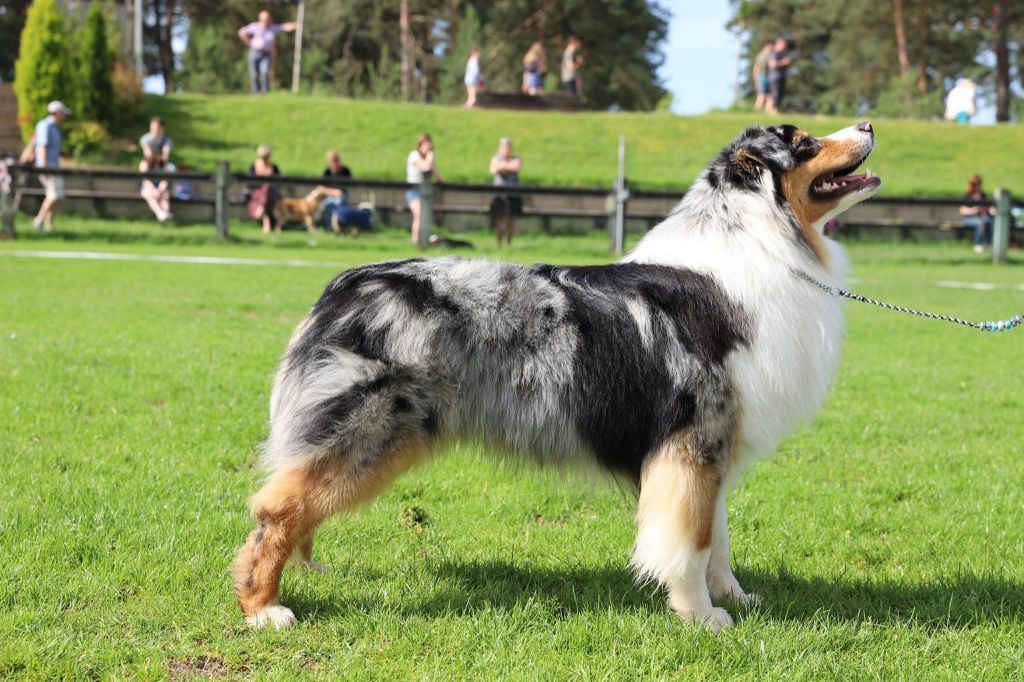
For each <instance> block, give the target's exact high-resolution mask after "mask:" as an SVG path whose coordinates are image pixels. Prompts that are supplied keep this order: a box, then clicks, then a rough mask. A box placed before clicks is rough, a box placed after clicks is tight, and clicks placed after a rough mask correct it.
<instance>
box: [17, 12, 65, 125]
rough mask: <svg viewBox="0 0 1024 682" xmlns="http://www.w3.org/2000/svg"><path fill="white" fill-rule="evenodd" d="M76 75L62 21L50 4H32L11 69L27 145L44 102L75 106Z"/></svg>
mask: <svg viewBox="0 0 1024 682" xmlns="http://www.w3.org/2000/svg"><path fill="white" fill-rule="evenodd" d="M76 80H77V79H76V74H75V73H74V70H73V69H72V66H71V58H70V54H69V51H68V45H67V37H66V36H65V34H64V19H63V17H62V16H61V13H60V10H58V9H57V6H56V4H55V3H54V0H35V2H33V3H32V6H31V7H30V8H29V10H28V17H27V18H26V20H25V30H24V31H23V32H22V34H21V47H20V50H19V53H18V61H17V62H16V63H15V66H14V92H15V94H16V95H17V96H18V120H19V121H20V122H21V134H22V137H23V138H24V139H25V140H26V141H27V140H28V139H29V138H30V137H31V136H32V131H33V128H34V127H35V124H36V122H38V121H39V119H41V118H43V117H44V116H46V105H47V103H48V102H50V101H52V100H55V99H59V100H62V101H64V102H71V103H73V102H75V101H76V99H77V98H76V97H75V92H76V84H77V83H76Z"/></svg>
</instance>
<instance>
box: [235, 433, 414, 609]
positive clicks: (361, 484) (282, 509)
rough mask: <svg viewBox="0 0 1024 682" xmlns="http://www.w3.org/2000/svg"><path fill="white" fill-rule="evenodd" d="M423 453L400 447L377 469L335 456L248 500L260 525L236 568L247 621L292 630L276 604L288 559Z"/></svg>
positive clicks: (284, 475) (287, 474)
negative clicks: (323, 527) (328, 520)
mask: <svg viewBox="0 0 1024 682" xmlns="http://www.w3.org/2000/svg"><path fill="white" fill-rule="evenodd" d="M423 454H424V450H423V448H421V447H415V448H414V447H404V448H399V449H397V450H393V451H391V452H389V453H387V454H386V455H383V456H381V457H380V458H379V459H378V460H377V462H376V463H374V464H373V465H372V466H367V465H366V463H365V462H353V461H351V460H349V459H348V458H345V457H343V456H340V455H334V456H327V457H326V458H324V459H322V460H315V461H313V462H310V463H308V464H305V465H300V466H292V467H287V468H283V469H279V470H278V471H276V472H275V473H274V474H273V475H272V476H271V477H270V480H268V481H267V483H266V485H264V486H263V488H262V489H260V491H259V492H257V493H256V494H255V495H253V497H252V498H251V499H250V500H249V506H250V509H251V510H252V513H253V515H254V516H255V517H256V519H257V521H258V522H259V525H258V527H257V528H256V530H254V531H253V532H252V533H251V534H250V535H249V538H248V540H246V543H245V545H244V546H243V547H242V549H241V550H240V551H239V553H238V556H237V557H236V558H235V561H234V563H233V564H232V567H231V572H232V575H233V576H234V580H235V593H236V594H237V595H238V602H239V605H240V606H241V607H242V612H243V613H244V614H245V616H246V622H247V623H249V624H250V625H253V626H256V627H263V626H265V625H273V626H274V627H276V628H285V627H291V626H292V625H293V624H294V623H295V616H294V614H293V613H292V611H291V610H290V609H288V608H286V607H284V606H282V605H281V604H280V603H278V599H277V598H278V591H279V588H280V583H281V574H282V572H283V570H284V567H285V564H286V563H287V562H288V559H289V557H291V556H292V554H293V553H294V552H296V550H298V552H299V553H300V555H301V554H302V553H303V545H304V544H305V547H306V548H307V549H309V550H311V549H312V537H313V533H314V531H315V530H316V527H317V526H318V525H319V524H320V523H321V522H322V521H323V520H324V519H326V518H327V517H329V516H331V515H332V514H335V513H337V512H340V511H343V510H345V509H349V508H352V507H354V506H356V505H357V504H359V503H360V502H365V501H368V500H370V499H372V498H373V497H374V496H376V495H377V493H379V492H380V491H381V490H382V489H383V488H384V487H385V486H387V485H388V484H389V483H390V482H391V481H393V480H394V479H395V477H396V476H398V474H400V473H401V472H403V471H405V470H406V469H408V468H409V467H410V466H412V465H413V464H414V463H415V462H416V461H418V460H419V459H420V458H421V457H422V455H423ZM306 543H308V544H306Z"/></svg>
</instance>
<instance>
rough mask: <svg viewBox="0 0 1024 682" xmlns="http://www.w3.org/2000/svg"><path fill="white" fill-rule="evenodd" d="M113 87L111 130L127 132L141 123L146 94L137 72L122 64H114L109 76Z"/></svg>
mask: <svg viewBox="0 0 1024 682" xmlns="http://www.w3.org/2000/svg"><path fill="white" fill-rule="evenodd" d="M111 83H112V84H113V87H114V126H113V130H127V129H128V128H131V127H132V126H135V125H137V124H139V123H141V122H142V120H143V118H144V115H143V114H144V111H145V107H146V93H145V92H143V90H142V79H141V78H140V77H139V74H138V72H136V71H135V69H133V68H132V67H130V66H128V65H127V64H125V63H124V62H120V61H119V62H115V63H114V70H113V73H112V74H111Z"/></svg>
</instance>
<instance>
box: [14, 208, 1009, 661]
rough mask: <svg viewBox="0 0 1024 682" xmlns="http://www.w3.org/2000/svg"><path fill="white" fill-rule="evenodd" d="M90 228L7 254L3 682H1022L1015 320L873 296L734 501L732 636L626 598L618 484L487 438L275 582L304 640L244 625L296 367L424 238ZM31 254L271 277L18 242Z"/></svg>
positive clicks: (1002, 272)
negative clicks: (924, 313)
mask: <svg viewBox="0 0 1024 682" xmlns="http://www.w3.org/2000/svg"><path fill="white" fill-rule="evenodd" d="M72 223H74V221H71V222H69V223H66V224H65V227H64V229H65V230H66V232H65V233H64V234H58V235H57V236H54V237H45V238H44V237H32V238H29V239H24V240H19V241H18V242H14V243H3V244H0V454H2V456H3V464H4V467H3V469H2V473H0V482H2V486H0V557H2V558H3V561H4V564H5V566H4V570H3V571H2V572H0V677H3V678H15V679H20V678H30V679H54V678H65V677H68V678H70V677H77V678H121V677H128V676H138V677H142V678H147V679H160V678H164V677H167V676H169V675H171V674H172V673H173V674H176V675H177V674H180V673H182V671H184V672H188V671H192V672H193V673H194V674H197V675H198V674H201V673H203V671H204V670H214V671H217V672H219V673H224V674H226V675H229V676H231V677H250V676H266V677H268V678H274V679H277V678H291V677H297V676H309V677H315V678H321V679H360V680H361V679H381V680H392V679H408V678H414V679H423V678H429V679H497V678H511V679H609V680H621V679H640V678H643V679H664V678H673V677H683V678H701V679H703V678H719V679H786V680H789V679H822V678H838V679H863V678H873V679H874V678H882V679H893V678H918V679H947V678H972V679H1013V678H1015V677H1018V676H1019V673H1020V671H1021V670H1022V669H1024V648H1022V647H1021V642H1022V641H1024V610H1022V609H1024V525H1022V523H1021V520H1022V518H1024V497H1022V494H1021V491H1022V490H1024V456H1022V455H1024V452H1022V445H1021V443H1022V441H1024V439H1022V435H1024V427H1022V425H1021V419H1020V416H1021V414H1022V412H1024V410H1022V408H1024V404H1022V403H1024V395H1022V392H1021V390H1020V387H1019V385H1018V384H1019V379H1020V372H1019V371H1018V370H1017V369H1016V368H1017V367H1018V366H1019V363H1020V357H1021V348H1022V346H1021V338H1024V337H1021V336H1020V334H1022V333H1024V332H1021V331H1018V332H1013V333H1010V334H1004V335H996V334H989V335H985V334H980V333H978V332H974V331H971V330H966V329H960V328H955V327H952V326H949V325H944V324H941V323H937V322H931V321H926V320H918V319H913V318H909V317H906V316H901V315H898V314H895V313H891V312H887V311H882V310H878V309H875V308H869V307H866V306H862V305H859V304H851V305H850V306H849V307H848V317H849V322H850V332H849V337H848V340H847V344H846V349H845V356H844V361H843V366H842V370H841V372H840V375H839V378H838V380H837V383H836V386H835V388H834V390H833V393H832V397H831V399H830V401H829V403H828V405H827V407H826V409H825V411H824V413H823V414H822V415H821V417H820V418H819V419H818V420H817V422H816V423H815V424H814V425H813V426H811V427H809V428H806V429H803V430H801V431H799V432H798V433H796V434H795V435H794V436H793V437H791V438H789V439H788V440H786V441H785V442H784V443H783V444H782V446H781V448H780V451H779V452H778V453H777V454H776V455H775V456H774V457H773V458H771V459H768V460H766V461H764V462H762V463H760V464H759V465H757V466H755V467H754V468H753V470H752V471H751V472H750V474H749V475H748V476H747V477H746V478H745V479H744V480H743V482H742V483H741V485H740V487H739V488H738V489H736V490H735V491H734V492H733V493H732V495H731V496H730V500H729V507H730V512H731V523H732V529H733V549H734V553H735V562H734V563H735V566H736V570H737V574H738V576H739V578H740V580H741V582H742V583H743V584H744V585H745V587H747V589H750V590H752V591H755V592H757V593H759V594H760V595H761V596H762V597H763V602H762V604H761V605H760V606H759V607H758V608H756V609H754V610H752V611H750V612H746V613H740V614H738V615H739V616H740V617H739V622H738V625H737V627H736V628H735V629H733V630H731V631H728V632H725V633H723V634H721V635H719V636H713V635H710V634H707V633H705V632H703V631H700V630H696V629H693V628H688V627H685V626H683V625H682V624H680V623H679V622H678V621H677V620H676V619H675V618H674V617H673V616H672V615H671V614H670V613H669V611H668V609H667V608H666V607H665V606H664V604H663V601H662V597H661V596H660V595H658V594H655V593H654V592H653V591H652V590H651V589H650V588H638V587H636V586H635V585H634V584H633V581H632V580H631V578H630V576H629V574H628V573H627V572H626V570H625V565H626V561H627V559H628V555H629V550H630V547H631V543H632V539H633V523H632V512H633V500H631V499H630V497H629V496H628V495H625V494H623V493H622V492H621V491H620V490H619V489H618V488H616V487H614V486H612V485H608V486H601V485H594V484H593V482H592V481H591V480H589V479H580V478H576V477H573V476H569V477H567V478H565V479H564V480H561V479H559V478H557V477H555V476H554V475H551V474H541V473H536V472H532V471H531V470H528V469H527V470H522V471H515V470H510V469H508V468H507V467H505V466H504V465H501V464H495V463H492V462H491V461H489V460H488V459H487V457H486V453H482V452H478V451H476V450H475V449H472V448H454V449H453V450H451V451H450V452H448V453H446V454H445V455H444V456H442V457H440V458H438V460H437V461H435V462H433V463H431V464H429V465H428V466H426V467H423V468H421V469H419V470H416V471H414V472H412V473H411V474H409V475H407V476H405V477H403V478H401V479H400V480H399V481H398V482H397V484H396V485H395V486H394V487H393V488H392V489H391V490H390V491H388V492H387V493H386V494H384V495H383V496H382V497H381V498H380V499H379V500H378V501H376V502H375V503H374V504H372V505H371V506H369V507H367V508H366V509H364V510H361V511H359V512H357V513H355V514H353V515H351V516H348V517H345V518H341V519H336V520H334V521H332V522H329V523H328V524H326V525H325V526H324V529H323V530H322V531H321V533H320V534H319V536H318V540H317V546H316V549H315V552H316V554H317V558H318V559H319V560H320V561H323V562H324V563H327V564H329V565H331V566H332V568H333V570H332V571H331V572H330V573H327V574H323V575H320V574H306V573H298V572H289V573H287V574H286V576H285V579H284V584H283V595H282V599H283V601H284V602H285V603H286V604H288V605H290V606H291V607H293V608H294V609H295V611H296V614H297V615H298V616H299V619H300V623H299V625H298V627H297V628H296V629H295V630H292V631H288V632H274V631H269V632H250V631H248V630H246V629H245V628H244V627H243V625H242V619H241V615H240V613H239V611H238V608H237V605H236V604H235V601H234V598H233V596H232V595H231V591H230V581H229V578H228V576H227V565H228V563H229V562H230V560H231V557H232V556H233V553H234V551H235V550H236V549H237V547H238V546H239V545H240V543H241V542H242V540H243V538H244V537H245V534H246V533H247V532H248V530H249V529H250V527H251V525H252V522H251V521H250V519H249V518H248V517H247V515H246V512H245V504H244V503H245V499H246V497H247V495H249V494H250V493H251V492H253V491H254V490H255V489H256V487H257V485H258V482H259V478H260V476H259V473H258V472H257V471H256V470H255V469H254V461H255V449H254V448H255V445H256V444H257V443H258V442H259V441H260V439H262V438H263V437H264V435H265V432H264V429H265V425H266V419H267V397H268V391H269V387H270V381H271V376H272V372H273V370H274V366H275V363H276V360H277V358H278V356H279V354H280V352H281V350H282V348H283V347H284V344H285V343H286V342H287V339H288V337H289V335H290V333H291V330H292V327H293V326H294V324H295V323H296V322H297V321H298V320H300V319H301V317H302V316H303V315H304V314H305V312H306V311H307V310H308V308H309V306H310V304H311V303H312V302H313V301H314V300H315V298H316V297H317V296H318V295H319V293H320V290H321V287H322V286H323V285H324V284H325V283H326V282H327V281H328V280H329V279H330V278H331V277H332V276H333V274H334V273H335V272H336V270H337V269H338V268H339V267H341V266H340V265H337V264H338V263H343V264H349V263H356V262H363V261H367V260H377V259H381V258H395V257H403V256H408V255H412V254H413V253H414V250H413V249H412V247H411V246H409V245H407V244H406V243H405V239H406V235H405V234H404V233H402V232H385V233H383V234H379V235H372V236H368V237H365V238H364V237H360V238H359V239H358V240H349V241H340V240H336V241H335V242H330V243H328V244H327V245H326V246H325V245H322V244H321V245H318V246H317V247H316V248H310V247H309V245H308V244H305V243H304V240H306V239H307V237H306V236H305V235H302V234H298V233H296V234H294V235H293V234H286V235H284V236H283V237H282V238H280V239H276V240H275V238H271V239H270V240H264V239H263V238H262V237H259V236H257V235H256V234H255V233H252V232H249V233H245V232H242V231H241V230H238V232H239V233H240V235H244V236H245V239H243V240H241V241H239V242H237V243H229V244H217V243H216V242H215V241H213V240H212V237H211V236H210V235H209V230H204V231H203V232H202V233H200V232H198V231H197V232H194V233H193V232H191V231H189V230H198V228H187V229H186V230H185V231H183V232H181V233H174V234H176V235H178V236H179V237H181V239H171V238H167V239H160V238H159V234H165V235H166V233H158V234H157V236H155V237H154V236H153V235H152V234H148V233H147V234H148V236H147V235H145V234H144V235H143V236H140V237H138V238H137V239H132V240H124V241H121V242H117V243H113V242H111V241H109V240H96V238H95V236H93V237H90V236H89V234H90V233H92V234H95V233H98V232H103V231H104V230H109V231H111V232H117V231H121V230H124V231H128V232H131V231H132V230H136V231H137V232H139V233H140V234H141V233H144V232H146V229H148V228H145V227H144V226H143V225H138V226H136V227H132V226H130V225H124V224H121V223H115V224H110V225H106V226H104V225H103V224H101V223H99V222H95V223H80V224H79V223H74V224H72ZM76 226H77V229H78V230H80V232H81V234H78V235H77V236H74V235H72V236H69V235H70V234H71V233H73V232H74V231H75V229H76ZM472 238H473V239H474V241H477V242H479V244H480V245H481V247H482V248H481V249H478V250H477V252H476V254H477V255H487V256H493V255H496V254H497V251H496V250H495V249H492V248H491V247H489V246H486V245H487V244H489V243H490V238H489V237H487V236H486V235H483V234H478V235H473V236H472ZM485 246H486V248H484V247H485ZM606 248H607V242H606V240H605V238H604V237H603V236H602V235H592V236H587V237H582V238H568V237H566V238H546V237H542V236H528V237H527V238H525V239H523V240H521V241H520V242H519V243H518V244H517V245H515V246H514V247H513V248H512V249H511V250H508V251H504V252H502V254H501V255H503V256H508V257H510V258H513V259H515V260H519V261H522V262H534V261H556V262H578V263H583V262H589V263H599V262H606V261H607V260H608V259H609V257H608V255H607V252H606ZM27 250H88V251H100V252H117V251H119V252H130V253H137V254H142V255H158V256H179V255H185V256H187V255H200V254H201V255H220V256H226V257H237V258H247V259H263V260H275V261H276V260H280V261H281V263H280V264H279V265H264V266H245V265H200V264H189V263H173V262H132V261H81V260H48V259H39V258H27V257H14V256H11V255H3V254H9V253H10V252H12V251H27ZM850 254H851V258H852V260H853V261H854V264H855V265H854V276H855V277H856V278H857V280H858V283H857V285H856V286H857V288H858V289H860V290H862V291H863V292H864V293H865V294H867V295H871V296H875V297H880V298H885V299H888V300H891V301H893V302H896V303H900V304H903V305H908V306H915V307H922V308H926V309H933V310H937V311H940V312H949V313H952V314H958V315H961V316H965V317H976V318H995V317H1005V316H1007V315H1009V314H1011V313H1013V312H1019V311H1021V310H1022V309H1024V292H1022V291H1021V290H1019V289H1017V288H1016V287H1019V286H1020V285H1021V283H1022V282H1024V272H1022V270H1021V267H1020V265H1019V261H1017V264H1015V265H1011V266H1009V267H1004V268H995V267H993V266H991V265H989V264H986V263H985V262H984V259H983V258H981V257H976V256H974V254H972V253H970V252H969V249H967V248H966V247H965V246H963V245H958V246H957V245H948V246H929V245H905V246H902V247H895V250H894V248H893V247H891V246H883V245H871V244H864V245H858V244H855V245H852V246H851V247H850ZM1015 255H1016V254H1015ZM288 259H302V260H304V261H315V260H322V261H327V264H325V265H312V266H304V267H295V266H289V265H287V264H286V263H285V262H284V261H286V260H288ZM939 280H957V281H970V282H989V283H993V284H995V285H998V286H997V287H996V288H994V289H992V290H990V291H977V290H966V289H950V288H942V287H937V286H934V282H936V281H939ZM410 508H415V510H417V511H416V513H415V514H413V515H410V514H407V513H405V510H407V509H410ZM410 516H414V517H415V518H417V519H420V522H418V523H410V522H409V518H410Z"/></svg>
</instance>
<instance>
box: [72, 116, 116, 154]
mask: <svg viewBox="0 0 1024 682" xmlns="http://www.w3.org/2000/svg"><path fill="white" fill-rule="evenodd" d="M66 128H67V132H66V134H65V136H64V141H65V147H66V148H67V151H68V153H70V154H71V156H72V157H73V158H74V159H75V160H76V161H81V160H82V159H83V158H84V157H90V156H100V155H103V154H104V153H105V152H106V151H107V147H108V146H109V145H110V134H109V133H107V129H106V128H104V127H103V125H102V124H100V123H96V122H95V121H74V122H71V123H69V124H68V125H67V126H66Z"/></svg>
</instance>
